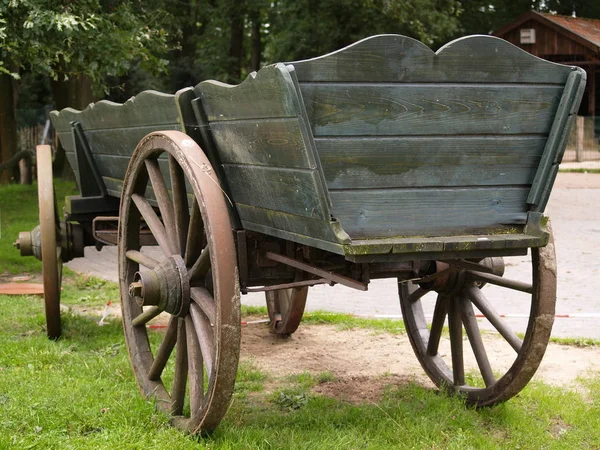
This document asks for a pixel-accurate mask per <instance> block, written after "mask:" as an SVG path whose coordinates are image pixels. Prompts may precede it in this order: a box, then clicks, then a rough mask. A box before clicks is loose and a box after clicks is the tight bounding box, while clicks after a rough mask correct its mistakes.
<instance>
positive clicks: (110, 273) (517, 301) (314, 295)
mask: <svg viewBox="0 0 600 450" xmlns="http://www.w3.org/2000/svg"><path fill="white" fill-rule="evenodd" d="M546 213H547V214H548V215H549V216H550V217H551V219H552V226H553V229H554V236H555V243H556V253H557V261H558V293H557V304H556V312H557V314H560V315H565V316H570V317H564V318H557V319H556V321H555V324H554V329H553V335H554V336H562V337H589V338H595V339H600V298H599V293H600V277H599V268H600V265H599V264H598V260H596V258H597V257H598V255H600V174H572V173H560V174H559V177H558V179H557V183H556V185H555V188H554V190H553V192H552V196H551V198H550V202H549V204H548V208H547V210H546ZM68 266H69V267H71V268H72V269H74V270H77V271H80V272H85V273H91V274H94V275H96V276H100V277H103V278H106V279H109V280H112V281H118V277H117V268H116V248H109V247H107V248H104V249H103V250H102V251H101V252H97V251H96V250H94V249H93V248H86V257H85V258H80V259H76V260H74V261H71V262H70V263H69V264H68ZM506 270H507V272H506V275H507V276H511V277H513V278H525V279H526V278H527V274H528V273H529V271H530V270H531V269H530V260H529V259H528V257H514V258H510V259H507V269H506ZM485 289H486V293H488V295H489V296H490V297H492V299H493V301H494V304H495V305H496V308H497V309H498V311H499V312H500V313H501V314H506V315H511V316H515V315H522V314H523V315H524V314H527V313H528V311H527V309H528V304H527V299H526V297H527V296H525V297H523V296H521V295H520V294H518V293H516V294H514V295H512V294H511V295H510V296H508V297H507V296H506V293H505V292H504V291H505V290H500V289H496V288H495V287H486V288H485ZM494 289H496V292H493V290H494ZM242 303H244V304H248V305H264V304H265V302H264V295H263V294H249V295H246V296H243V297H242ZM306 308H307V310H309V311H313V310H319V309H320V310H326V311H335V312H346V313H351V314H360V315H386V316H398V315H399V314H400V307H399V304H398V296H397V288H396V283H394V281H393V280H375V281H373V282H372V283H371V284H370V285H369V290H368V291H367V292H364V293H363V292H357V291H354V290H351V289H348V288H345V287H343V286H335V287H329V286H315V287H314V288H311V290H310V292H309V298H308V302H307V306H306ZM507 320H509V322H510V323H511V324H512V326H513V327H514V328H515V329H517V330H520V331H525V326H526V321H525V319H519V318H510V319H507Z"/></svg>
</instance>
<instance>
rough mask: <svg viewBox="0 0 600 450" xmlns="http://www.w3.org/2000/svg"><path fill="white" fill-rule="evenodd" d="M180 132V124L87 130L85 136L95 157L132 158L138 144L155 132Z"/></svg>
mask: <svg viewBox="0 0 600 450" xmlns="http://www.w3.org/2000/svg"><path fill="white" fill-rule="evenodd" d="M164 130H180V127H179V124H178V123H163V124H158V125H150V126H142V127H132V128H111V129H105V130H85V136H86V137H87V140H88V143H89V144H90V147H91V149H92V153H93V154H94V155H96V154H100V155H122V156H127V157H128V158H131V155H132V154H133V150H134V149H135V147H136V146H137V144H138V143H139V142H140V141H141V140H142V138H144V136H146V135H147V134H150V133H152V132H154V131H164Z"/></svg>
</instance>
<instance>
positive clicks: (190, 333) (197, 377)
mask: <svg viewBox="0 0 600 450" xmlns="http://www.w3.org/2000/svg"><path fill="white" fill-rule="evenodd" d="M185 336H186V344H187V350H188V353H187V354H188V372H189V379H190V415H191V416H192V417H193V416H194V415H195V414H197V412H198V411H199V410H200V408H201V407H202V400H203V399H204V367H203V364H202V350H201V349H200V344H199V343H198V335H197V334H196V330H195V329H194V323H193V321H192V317H191V316H190V315H187V316H186V317H185Z"/></svg>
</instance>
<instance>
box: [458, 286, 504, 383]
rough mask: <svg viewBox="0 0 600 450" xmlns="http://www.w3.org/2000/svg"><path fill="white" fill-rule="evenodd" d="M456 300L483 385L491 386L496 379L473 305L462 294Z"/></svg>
mask: <svg viewBox="0 0 600 450" xmlns="http://www.w3.org/2000/svg"><path fill="white" fill-rule="evenodd" d="M458 301H459V302H460V315H461V318H462V321H463V324H464V325H465V331H466V332H467V337H468V338H469V342H470V343H471V348H472V349H473V354H474V355H475V360H476V361H477V365H478V366H479V371H480V372H481V376H482V377H483V381H484V382H485V385H486V386H491V385H492V384H494V383H495V382H496V379H495V377H494V373H493V371H492V366H491V365H490V361H489V359H488V356H487V353H486V351H485V346H484V345H483V340H482V339H481V332H480V331H479V325H477V319H476V318H475V313H474V311H473V305H471V302H470V301H469V299H468V298H467V297H466V296H464V295H463V296H460V297H459V298H458Z"/></svg>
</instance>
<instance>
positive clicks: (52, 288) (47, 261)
mask: <svg viewBox="0 0 600 450" xmlns="http://www.w3.org/2000/svg"><path fill="white" fill-rule="evenodd" d="M36 153H37V155H36V158H37V177H38V201H39V208H40V216H39V217H40V228H39V230H40V235H41V236H40V238H41V250H42V252H41V258H42V276H43V279H44V306H45V311H46V333H47V335H48V337H49V338H50V339H57V338H58V337H60V334H61V326H60V284H61V279H62V256H61V253H62V251H61V246H57V236H60V223H59V220H58V210H57V207H56V200H55V196H54V182H53V177H52V149H51V147H50V146H49V145H38V146H37V148H36ZM27 234H29V235H30V236H31V234H30V233H27ZM29 240H30V243H29V245H31V241H32V240H34V239H32V238H31V237H30V239H29ZM38 241H39V239H38ZM21 245H22V244H21Z"/></svg>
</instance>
